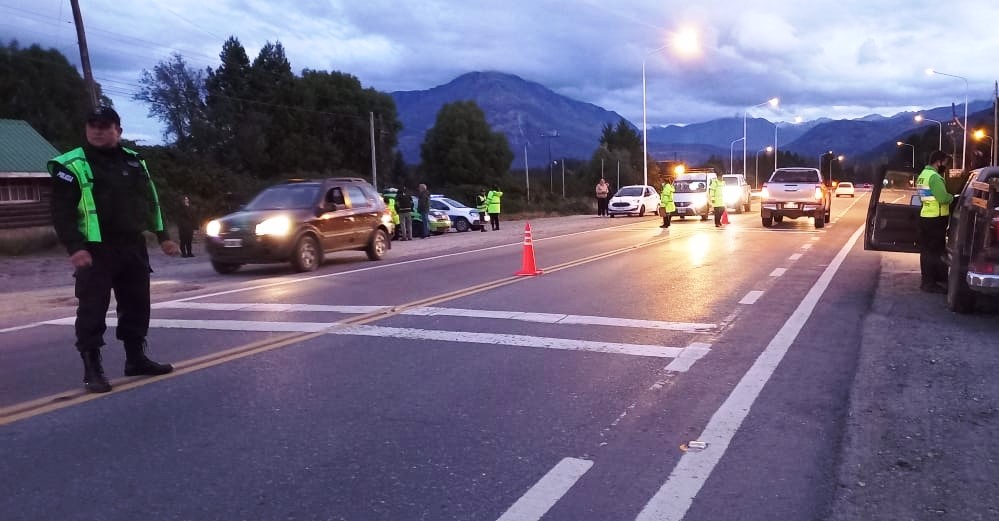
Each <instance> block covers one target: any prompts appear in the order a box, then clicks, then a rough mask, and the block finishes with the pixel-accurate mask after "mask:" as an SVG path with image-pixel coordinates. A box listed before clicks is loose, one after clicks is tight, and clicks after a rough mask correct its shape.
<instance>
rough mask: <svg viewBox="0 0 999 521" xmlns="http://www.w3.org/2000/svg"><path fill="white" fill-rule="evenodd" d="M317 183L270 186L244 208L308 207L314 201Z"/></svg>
mask: <svg viewBox="0 0 999 521" xmlns="http://www.w3.org/2000/svg"><path fill="white" fill-rule="evenodd" d="M318 190H319V184H318V183H296V184H290V185H278V186H272V187H270V188H268V189H266V190H264V191H263V192H260V194H258V195H257V196H256V197H254V198H253V200H252V201H250V203H249V204H247V205H246V207H245V209H246V210H287V209H291V208H309V207H311V206H312V205H313V204H315V203H316V192H317V191H318Z"/></svg>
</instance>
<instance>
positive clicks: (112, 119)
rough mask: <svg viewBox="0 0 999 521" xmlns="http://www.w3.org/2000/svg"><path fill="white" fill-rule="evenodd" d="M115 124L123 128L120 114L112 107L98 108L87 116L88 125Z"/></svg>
mask: <svg viewBox="0 0 999 521" xmlns="http://www.w3.org/2000/svg"><path fill="white" fill-rule="evenodd" d="M98 122H103V123H114V124H115V125H117V126H119V127H120V126H121V117H119V116H118V113H117V112H115V110H114V109H113V108H111V107H97V108H96V109H94V110H93V112H91V113H90V114H88V115H87V123H98Z"/></svg>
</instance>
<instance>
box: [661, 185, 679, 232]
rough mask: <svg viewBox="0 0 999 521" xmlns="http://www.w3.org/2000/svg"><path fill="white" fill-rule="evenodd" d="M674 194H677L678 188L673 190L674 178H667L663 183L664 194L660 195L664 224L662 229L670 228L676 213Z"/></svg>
mask: <svg viewBox="0 0 999 521" xmlns="http://www.w3.org/2000/svg"><path fill="white" fill-rule="evenodd" d="M674 192H676V188H673V178H672V177H667V178H666V182H665V183H663V189H662V192H660V194H659V211H660V212H662V214H663V224H662V226H660V228H669V225H670V221H671V220H672V218H673V212H675V211H676V203H674V202H673V193H674Z"/></svg>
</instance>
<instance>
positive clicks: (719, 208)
mask: <svg viewBox="0 0 999 521" xmlns="http://www.w3.org/2000/svg"><path fill="white" fill-rule="evenodd" d="M708 198H709V199H710V202H711V207H712V208H713V209H714V212H715V228H721V227H722V214H724V213H725V181H722V180H721V179H720V178H718V177H715V178H714V179H712V180H711V184H710V185H708Z"/></svg>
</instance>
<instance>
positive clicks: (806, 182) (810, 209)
mask: <svg viewBox="0 0 999 521" xmlns="http://www.w3.org/2000/svg"><path fill="white" fill-rule="evenodd" d="M760 199H761V205H760V217H762V219H763V226H764V227H766V228H770V227H772V226H773V225H774V223H780V222H782V221H783V220H784V218H785V217H787V218H789V219H797V218H799V217H811V218H812V219H814V220H815V227H816V228H824V227H825V225H826V223H827V222H828V221H829V218H830V217H831V216H832V189H831V188H830V186H829V183H828V182H827V181H826V180H825V179H823V178H822V173H821V172H819V171H818V169H815V168H798V167H795V168H778V169H777V170H774V173H773V175H771V176H770V180H769V181H767V182H766V183H764V184H763V189H762V190H761V191H760Z"/></svg>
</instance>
